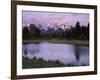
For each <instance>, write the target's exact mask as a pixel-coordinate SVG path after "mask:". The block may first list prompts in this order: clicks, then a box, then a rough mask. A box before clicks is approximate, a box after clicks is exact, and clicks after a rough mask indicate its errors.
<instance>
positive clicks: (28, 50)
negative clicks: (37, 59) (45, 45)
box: [23, 44, 39, 56]
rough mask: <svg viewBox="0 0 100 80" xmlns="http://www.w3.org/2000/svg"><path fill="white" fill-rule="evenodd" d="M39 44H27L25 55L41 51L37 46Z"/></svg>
mask: <svg viewBox="0 0 100 80" xmlns="http://www.w3.org/2000/svg"><path fill="white" fill-rule="evenodd" d="M37 45H38V44H36V45H35V47H31V48H28V47H29V46H27V45H25V46H24V47H25V48H24V49H23V51H24V55H25V56H27V55H28V54H37V53H39V49H38V47H36V46H37Z"/></svg>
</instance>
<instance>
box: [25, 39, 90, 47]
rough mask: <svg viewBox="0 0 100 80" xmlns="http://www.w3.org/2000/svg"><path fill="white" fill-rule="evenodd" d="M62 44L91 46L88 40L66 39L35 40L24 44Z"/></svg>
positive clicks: (26, 41)
mask: <svg viewBox="0 0 100 80" xmlns="http://www.w3.org/2000/svg"><path fill="white" fill-rule="evenodd" d="M40 42H49V43H56V44H57V43H61V44H74V45H87V46H89V41H88V40H66V39H35V40H23V43H40Z"/></svg>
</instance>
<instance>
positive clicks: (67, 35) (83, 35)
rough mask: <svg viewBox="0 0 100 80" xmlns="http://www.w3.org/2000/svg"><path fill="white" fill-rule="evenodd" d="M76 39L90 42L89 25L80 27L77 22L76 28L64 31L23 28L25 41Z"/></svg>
mask: <svg viewBox="0 0 100 80" xmlns="http://www.w3.org/2000/svg"><path fill="white" fill-rule="evenodd" d="M53 38H56V39H76V40H89V24H88V25H82V26H81V25H80V22H76V24H75V26H69V28H66V26H65V29H62V28H61V27H57V26H56V25H55V27H52V28H51V27H47V29H43V27H42V25H41V24H39V25H38V26H36V25H35V24H30V25H29V26H24V27H23V40H32V39H53Z"/></svg>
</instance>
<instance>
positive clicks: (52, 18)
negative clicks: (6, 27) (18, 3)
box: [22, 11, 89, 28]
mask: <svg viewBox="0 0 100 80" xmlns="http://www.w3.org/2000/svg"><path fill="white" fill-rule="evenodd" d="M77 21H79V22H80V25H88V23H89V14H88V13H68V12H45V11H22V25H23V26H28V25H29V24H35V25H38V24H41V25H42V27H44V28H45V27H47V26H52V25H53V24H55V23H57V24H66V25H72V26H75V24H76V22H77Z"/></svg>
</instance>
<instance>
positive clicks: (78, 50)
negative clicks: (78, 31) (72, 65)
mask: <svg viewBox="0 0 100 80" xmlns="http://www.w3.org/2000/svg"><path fill="white" fill-rule="evenodd" d="M75 57H76V59H77V61H78V60H79V59H80V48H79V46H75Z"/></svg>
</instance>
